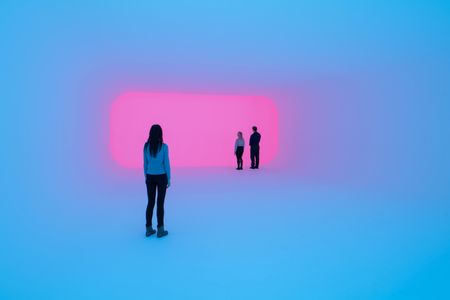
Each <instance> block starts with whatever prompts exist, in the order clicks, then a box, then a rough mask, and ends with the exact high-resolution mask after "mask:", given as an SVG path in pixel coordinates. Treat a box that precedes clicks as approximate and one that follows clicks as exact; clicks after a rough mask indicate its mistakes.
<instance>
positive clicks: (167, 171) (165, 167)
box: [164, 145, 170, 187]
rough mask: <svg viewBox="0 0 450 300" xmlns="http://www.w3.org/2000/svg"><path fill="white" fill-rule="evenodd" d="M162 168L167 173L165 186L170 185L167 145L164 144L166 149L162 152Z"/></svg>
mask: <svg viewBox="0 0 450 300" xmlns="http://www.w3.org/2000/svg"><path fill="white" fill-rule="evenodd" d="M164 170H165V171H166V175H167V187H169V186H170V160H169V146H167V145H166V151H165V153H164Z"/></svg>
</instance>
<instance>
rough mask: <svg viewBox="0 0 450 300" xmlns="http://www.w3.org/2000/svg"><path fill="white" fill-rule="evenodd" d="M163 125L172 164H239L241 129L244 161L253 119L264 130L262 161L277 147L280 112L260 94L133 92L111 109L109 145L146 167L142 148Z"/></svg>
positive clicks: (128, 162)
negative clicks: (236, 146)
mask: <svg viewBox="0 0 450 300" xmlns="http://www.w3.org/2000/svg"><path fill="white" fill-rule="evenodd" d="M155 123H157V124H160V125H161V127H162V128H163V134H164V142H165V143H166V144H168V145H169V149H170V159H171V163H172V165H173V166H181V167H206V166H232V165H235V157H234V141H235V139H236V133H237V132H238V131H242V132H243V134H244V139H245V143H246V146H245V152H244V164H245V165H248V164H249V160H250V159H249V156H250V149H249V146H248V141H249V138H250V134H251V133H252V131H251V128H252V126H253V125H255V126H257V127H258V131H259V132H260V133H261V135H262V138H261V143H260V145H261V150H260V157H261V158H260V161H261V165H264V164H267V163H268V162H270V161H271V160H272V159H273V158H274V157H275V154H276V152H277V149H278V112H277V109H276V107H275V104H274V103H273V101H271V100H270V99H268V98H265V97H260V96H234V95H209V94H207V95H204V94H184V93H151V92H129V93H124V94H122V95H120V96H119V97H118V98H117V99H115V101H114V102H113V103H112V105H111V110H110V151H111V154H112V157H113V159H114V160H115V161H116V162H117V163H118V164H119V165H121V166H123V167H126V168H142V166H143V162H142V159H143V158H142V149H143V145H144V143H145V141H146V140H147V137H148V132H149V129H150V126H151V125H152V124H155Z"/></svg>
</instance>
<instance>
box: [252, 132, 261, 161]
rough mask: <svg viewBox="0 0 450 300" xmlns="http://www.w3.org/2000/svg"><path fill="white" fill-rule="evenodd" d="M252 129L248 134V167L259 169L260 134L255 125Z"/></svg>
mask: <svg viewBox="0 0 450 300" xmlns="http://www.w3.org/2000/svg"><path fill="white" fill-rule="evenodd" d="M252 129H253V133H252V135H251V136H250V159H251V161H252V166H251V167H250V169H259V141H261V135H260V134H259V132H258V128H256V126H253V127H252Z"/></svg>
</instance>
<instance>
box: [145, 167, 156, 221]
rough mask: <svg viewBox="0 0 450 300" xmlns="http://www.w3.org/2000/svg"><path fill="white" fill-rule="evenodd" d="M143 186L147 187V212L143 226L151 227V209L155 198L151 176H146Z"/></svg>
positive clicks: (154, 188) (154, 186)
mask: <svg viewBox="0 0 450 300" xmlns="http://www.w3.org/2000/svg"><path fill="white" fill-rule="evenodd" d="M145 184H146V185H147V199H148V202H147V211H146V219H147V223H146V224H145V226H147V227H149V226H152V218H153V208H154V207H155V196H156V182H155V180H154V177H153V176H152V175H148V174H147V175H146V179H145Z"/></svg>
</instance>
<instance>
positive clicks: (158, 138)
mask: <svg viewBox="0 0 450 300" xmlns="http://www.w3.org/2000/svg"><path fill="white" fill-rule="evenodd" d="M162 143H163V132H162V128H161V126H159V125H158V124H154V125H152V127H151V128H150V132H149V133H148V140H147V146H148V148H149V152H150V155H151V156H153V157H155V156H156V153H158V151H159V149H161V146H162Z"/></svg>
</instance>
